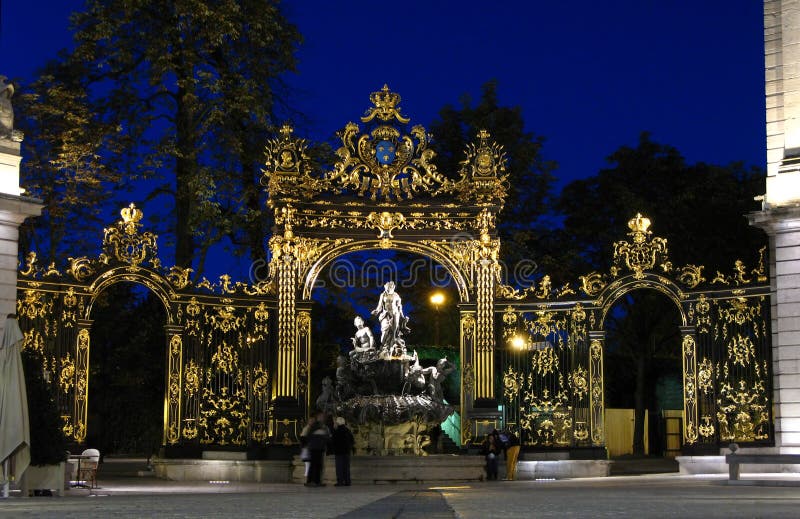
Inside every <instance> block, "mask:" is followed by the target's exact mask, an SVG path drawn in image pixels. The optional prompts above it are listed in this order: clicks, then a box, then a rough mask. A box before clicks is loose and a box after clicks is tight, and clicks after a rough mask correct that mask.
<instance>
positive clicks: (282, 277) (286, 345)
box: [273, 237, 300, 399]
mask: <svg viewBox="0 0 800 519" xmlns="http://www.w3.org/2000/svg"><path fill="white" fill-rule="evenodd" d="M273 261H274V262H275V263H276V274H277V279H278V361H277V368H278V369H277V373H276V391H275V396H276V397H277V398H293V399H294V398H298V397H299V395H298V389H299V388H298V378H297V372H298V368H299V360H300V359H299V358H298V336H297V315H296V298H297V258H296V247H295V245H294V244H293V243H292V242H291V241H290V240H287V239H283V238H280V237H279V238H278V239H277V240H276V243H275V244H273Z"/></svg>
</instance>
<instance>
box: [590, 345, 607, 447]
mask: <svg viewBox="0 0 800 519" xmlns="http://www.w3.org/2000/svg"><path fill="white" fill-rule="evenodd" d="M605 340H606V332H603V331H597V332H589V420H590V424H589V427H590V428H591V437H592V446H593V447H603V446H605V443H606V441H605V422H604V418H605V400H604V395H605V389H604V387H603V349H604V346H605Z"/></svg>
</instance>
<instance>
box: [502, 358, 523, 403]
mask: <svg viewBox="0 0 800 519" xmlns="http://www.w3.org/2000/svg"><path fill="white" fill-rule="evenodd" d="M523 379H524V375H522V373H517V372H516V371H514V368H513V367H512V366H508V368H507V369H506V371H505V373H503V397H504V398H505V399H506V400H513V399H515V398H516V397H517V395H518V394H519V389H520V387H521V385H522V381H523Z"/></svg>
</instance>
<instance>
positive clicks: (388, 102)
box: [361, 85, 411, 124]
mask: <svg viewBox="0 0 800 519" xmlns="http://www.w3.org/2000/svg"><path fill="white" fill-rule="evenodd" d="M400 99H401V98H400V94H397V93H395V92H392V91H390V90H389V85H383V88H382V89H381V91H380V92H373V93H371V94H370V96H369V100H370V101H372V104H373V105H374V106H373V107H371V108H367V111H366V115H364V117H362V118H361V122H362V123H368V122H370V121H371V120H373V119H374V118H376V117H377V118H378V119H380V120H381V121H391V120H392V119H397V121H398V122H401V123H403V124H406V123H408V122H409V121H410V120H411V119H408V118H405V117H403V116H402V115H400V108H399V107H398V106H397V105H399V104H400Z"/></svg>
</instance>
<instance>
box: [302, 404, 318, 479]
mask: <svg viewBox="0 0 800 519" xmlns="http://www.w3.org/2000/svg"><path fill="white" fill-rule="evenodd" d="M316 423H317V417H316V416H312V417H311V418H309V419H308V423H307V424H306V426H305V427H303V430H302V431H301V432H300V459H301V460H303V464H304V465H305V472H304V473H303V477H304V478H305V479H306V482H308V473H309V471H310V470H311V450H310V449H309V448H308V440H309V438H308V435H309V434H311V430H312V428H313V427H314V424H316Z"/></svg>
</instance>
